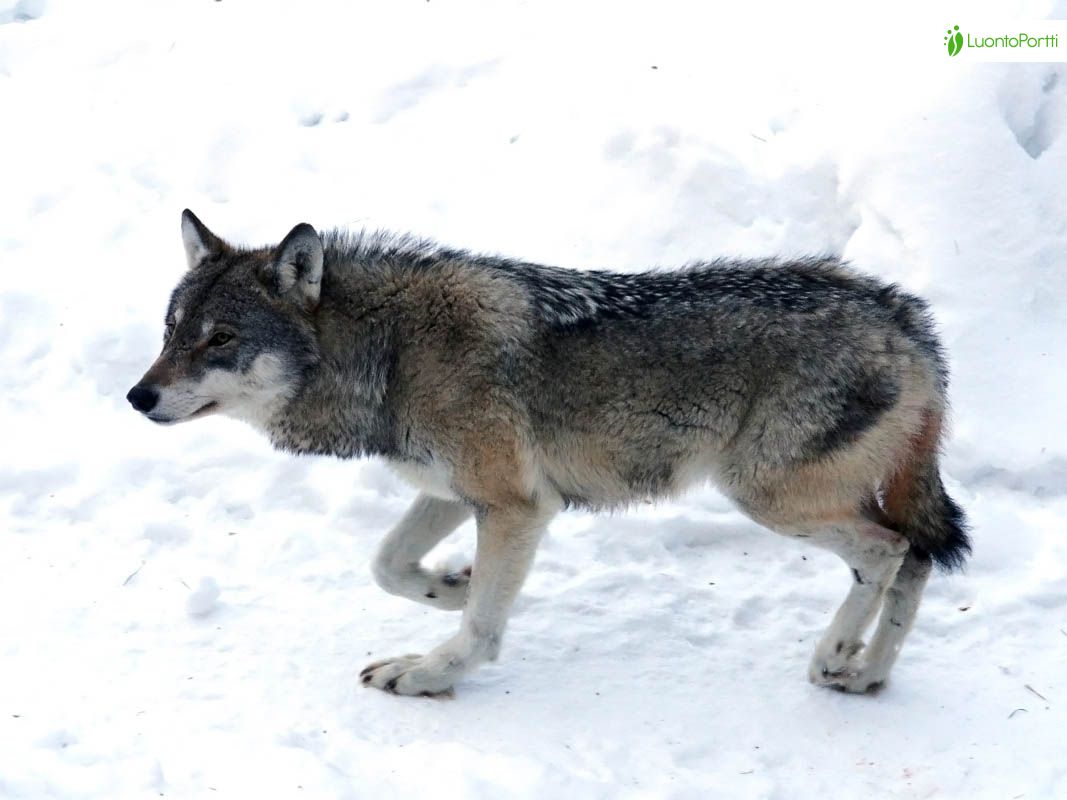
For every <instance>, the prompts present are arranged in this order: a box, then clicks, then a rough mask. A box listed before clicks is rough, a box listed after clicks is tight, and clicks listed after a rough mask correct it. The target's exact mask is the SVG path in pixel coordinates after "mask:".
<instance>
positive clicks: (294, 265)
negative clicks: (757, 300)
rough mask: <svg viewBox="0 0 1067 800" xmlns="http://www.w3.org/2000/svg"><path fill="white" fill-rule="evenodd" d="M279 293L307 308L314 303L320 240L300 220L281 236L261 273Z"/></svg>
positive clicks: (319, 274) (319, 268)
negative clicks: (264, 269) (286, 233)
mask: <svg viewBox="0 0 1067 800" xmlns="http://www.w3.org/2000/svg"><path fill="white" fill-rule="evenodd" d="M262 277H263V278H264V279H265V280H266V282H267V285H268V286H270V287H271V288H272V289H274V291H275V292H277V293H278V294H280V295H283V296H288V297H291V298H292V299H294V300H297V301H300V302H303V303H304V304H305V305H307V306H309V307H312V308H313V307H314V306H316V305H318V302H319V286H320V284H321V283H322V240H321V239H319V235H318V234H317V233H316V232H315V229H314V228H312V227H311V226H310V225H308V224H307V223H306V222H301V223H300V224H299V225H297V226H296V227H295V228H293V229H292V230H291V231H289V235H288V236H286V237H285V238H284V239H282V243H281V244H280V245H278V247H277V249H276V250H275V251H274V258H273V259H272V260H271V262H270V264H269V266H268V267H267V270H266V274H264V275H263V276H262Z"/></svg>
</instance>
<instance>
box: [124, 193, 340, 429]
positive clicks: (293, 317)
mask: <svg viewBox="0 0 1067 800" xmlns="http://www.w3.org/2000/svg"><path fill="white" fill-rule="evenodd" d="M182 241H183V242H184V243H185V254H186V257H187V259H188V262H189V271H188V272H187V273H186V274H185V277H184V278H182V280H181V282H180V283H179V284H178V287H177V288H176V289H175V290H174V293H173V294H172V295H171V298H170V305H169V306H168V308H167V316H166V320H165V322H164V333H163V352H162V353H160V355H159V358H157V359H156V361H155V363H154V364H153V365H152V366H151V367H150V368H149V370H148V372H146V373H145V375H144V377H143V378H141V380H140V382H139V383H138V384H137V385H136V386H134V387H133V388H132V389H131V390H130V392H129V394H127V395H126V399H127V400H129V401H130V403H131V405H133V407H134V408H135V409H137V410H138V411H140V412H141V413H142V414H144V415H145V416H146V417H148V418H149V419H150V420H152V421H153V422H158V423H160V424H171V423H175V422H184V421H186V420H191V419H196V418H198V417H202V416H206V415H207V414H213V413H216V412H221V413H224V414H228V415H230V416H234V417H238V418H241V419H244V420H247V421H249V422H252V423H258V424H260V425H262V424H264V423H265V422H266V421H267V420H268V419H269V418H270V416H271V414H272V413H273V412H274V411H275V410H277V409H278V408H279V407H281V406H282V405H284V404H285V402H286V401H287V400H288V399H289V398H290V397H291V396H292V395H293V394H294V393H295V392H296V391H297V390H298V389H299V388H300V386H301V384H302V382H303V380H304V376H305V375H306V374H307V372H308V370H309V369H310V368H311V367H313V366H314V365H315V364H316V363H317V362H318V358H319V349H318V344H317V341H316V337H315V331H314V326H313V318H314V313H315V309H316V307H317V306H318V302H319V286H320V282H321V280H322V261H323V252H322V242H321V241H320V240H319V236H318V234H317V233H316V232H315V229H314V228H312V227H311V226H310V225H308V224H306V223H304V224H300V225H297V226H296V227H295V228H293V230H292V231H290V233H289V235H288V236H286V237H285V239H283V240H282V243H281V244H279V245H278V246H277V247H273V248H261V249H256V250H245V249H240V248H236V247H232V246H230V245H228V244H227V243H226V242H224V241H222V240H221V239H219V238H218V237H217V236H215V235H214V234H213V233H212V232H211V231H209V230H208V229H207V228H206V227H205V226H204V225H203V223H201V222H200V220H198V219H197V218H196V216H195V215H194V214H193V213H192V212H191V211H188V210H186V211H185V212H183V214H182Z"/></svg>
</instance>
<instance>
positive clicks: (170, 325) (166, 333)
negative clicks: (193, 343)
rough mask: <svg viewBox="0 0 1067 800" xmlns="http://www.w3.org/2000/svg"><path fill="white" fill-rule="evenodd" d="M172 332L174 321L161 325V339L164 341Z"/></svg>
mask: <svg viewBox="0 0 1067 800" xmlns="http://www.w3.org/2000/svg"><path fill="white" fill-rule="evenodd" d="M172 333H174V323H173V322H167V323H165V324H164V325H163V341H164V342H165V341H167V339H169V338H170V337H171V334H172Z"/></svg>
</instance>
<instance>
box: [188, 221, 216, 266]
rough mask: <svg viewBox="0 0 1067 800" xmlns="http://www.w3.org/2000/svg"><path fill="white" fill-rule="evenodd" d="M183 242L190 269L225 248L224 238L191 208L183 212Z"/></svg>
mask: <svg viewBox="0 0 1067 800" xmlns="http://www.w3.org/2000/svg"><path fill="white" fill-rule="evenodd" d="M182 244H184V245H185V260H186V261H188V262H189V269H192V268H193V267H195V266H197V265H199V264H200V262H201V261H203V260H204V259H205V258H207V257H208V256H210V255H212V254H214V253H217V252H219V251H220V250H222V248H223V244H222V240H221V239H220V238H219V237H218V236H216V235H215V234H213V233H212V232H211V231H209V230H208V229H207V226H206V225H204V223H203V222H201V221H200V220H198V219H197V218H196V214H194V213H193V212H192V211H190V210H189V209H185V211H183V212H182Z"/></svg>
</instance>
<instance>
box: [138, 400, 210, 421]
mask: <svg viewBox="0 0 1067 800" xmlns="http://www.w3.org/2000/svg"><path fill="white" fill-rule="evenodd" d="M218 405H219V404H218V403H217V402H216V401H214V400H212V401H211V402H210V403H206V404H204V405H202V406H200V408H198V409H197V410H196V411H194V412H193V413H192V414H188V415H186V416H184V417H176V418H174V417H154V416H152V415H151V414H148V415H147V417H148V418H149V419H150V420H152V422H154V423H156V424H157V425H177V424H178V423H179V422H189V421H190V420H193V419H198V418H200V417H206V416H207V415H208V414H210V413H211V412H213V411H214V410H215V409H216V408H218Z"/></svg>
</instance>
